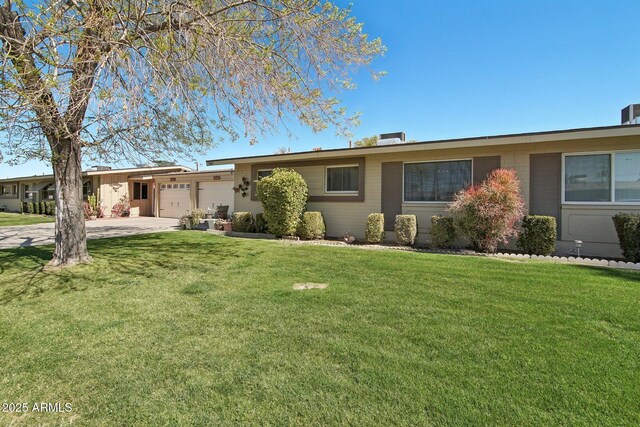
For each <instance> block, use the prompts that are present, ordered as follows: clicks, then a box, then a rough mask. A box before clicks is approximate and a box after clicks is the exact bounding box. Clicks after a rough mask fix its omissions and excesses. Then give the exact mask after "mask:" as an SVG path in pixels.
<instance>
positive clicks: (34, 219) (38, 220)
mask: <svg viewBox="0 0 640 427" xmlns="http://www.w3.org/2000/svg"><path fill="white" fill-rule="evenodd" d="M55 220H56V219H55V218H54V217H52V216H44V215H30V214H19V213H9V212H0V227H6V226H11V225H31V224H42V223H45V222H55Z"/></svg>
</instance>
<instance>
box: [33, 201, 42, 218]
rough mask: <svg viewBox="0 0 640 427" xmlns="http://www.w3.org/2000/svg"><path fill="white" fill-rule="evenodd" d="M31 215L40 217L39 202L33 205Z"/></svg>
mask: <svg viewBox="0 0 640 427" xmlns="http://www.w3.org/2000/svg"><path fill="white" fill-rule="evenodd" d="M33 213H34V214H36V215H40V203H39V202H35V203H34V204H33Z"/></svg>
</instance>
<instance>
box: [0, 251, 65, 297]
mask: <svg viewBox="0 0 640 427" xmlns="http://www.w3.org/2000/svg"><path fill="white" fill-rule="evenodd" d="M0 255H1V256H2V264H0V274H5V272H6V269H7V268H8V267H9V266H13V268H16V266H18V267H17V268H22V267H23V266H24V267H25V268H26V269H27V272H26V280H25V281H24V283H22V281H20V282H18V281H16V282H10V283H7V284H5V286H4V289H2V292H1V293H0V305H4V304H7V303H9V302H11V301H13V300H14V299H16V298H20V297H21V296H23V295H26V294H28V293H35V294H39V293H41V291H42V289H41V288H40V287H39V280H38V278H39V276H41V275H43V274H44V267H45V265H46V264H47V262H49V260H51V258H52V255H53V252H52V250H51V249H50V248H49V247H40V246H32V247H28V248H14V249H5V250H3V251H2V252H1V253H0Z"/></svg>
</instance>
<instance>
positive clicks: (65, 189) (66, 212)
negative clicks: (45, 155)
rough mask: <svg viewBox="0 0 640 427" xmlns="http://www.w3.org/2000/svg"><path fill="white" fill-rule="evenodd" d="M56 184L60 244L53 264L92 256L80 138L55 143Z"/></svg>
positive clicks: (57, 231)
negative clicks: (83, 206) (84, 194)
mask: <svg viewBox="0 0 640 427" xmlns="http://www.w3.org/2000/svg"><path fill="white" fill-rule="evenodd" d="M52 145H53V146H54V147H56V148H57V149H56V150H55V153H54V154H53V158H52V164H53V176H54V179H55V186H56V248H55V251H54V252H53V259H52V260H51V262H50V263H49V265H51V266H69V265H74V264H78V263H83V262H88V261H90V260H91V257H90V256H89V252H88V251H87V233H86V230H85V226H84V210H83V208H82V163H81V147H80V144H79V142H78V141H77V140H74V139H71V138H68V139H60V140H58V141H55V144H52Z"/></svg>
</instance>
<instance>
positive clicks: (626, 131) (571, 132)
mask: <svg viewBox="0 0 640 427" xmlns="http://www.w3.org/2000/svg"><path fill="white" fill-rule="evenodd" d="M634 135H638V136H640V125H616V126H603V127H595V128H579V129H567V130H559V131H544V132H531V133H518V134H505V135H494V136H479V137H471V138H456V139H443V140H433V141H420V142H407V143H403V144H394V145H383V146H375V147H355V148H333V149H328V150H319V151H303V152H299V153H287V154H267V155H260V156H250V157H235V158H226V159H217V160H207V162H206V164H207V166H216V165H224V164H243V163H264V162H274V161H275V162H286V161H292V160H306V159H316V158H331V157H347V156H361V155H363V154H385V153H389V152H392V153H399V152H408V151H419V150H441V149H447V148H467V147H478V146H487V145H511V144H533V143H538V142H553V141H567V140H574V139H594V138H608V137H615V136H634Z"/></svg>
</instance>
